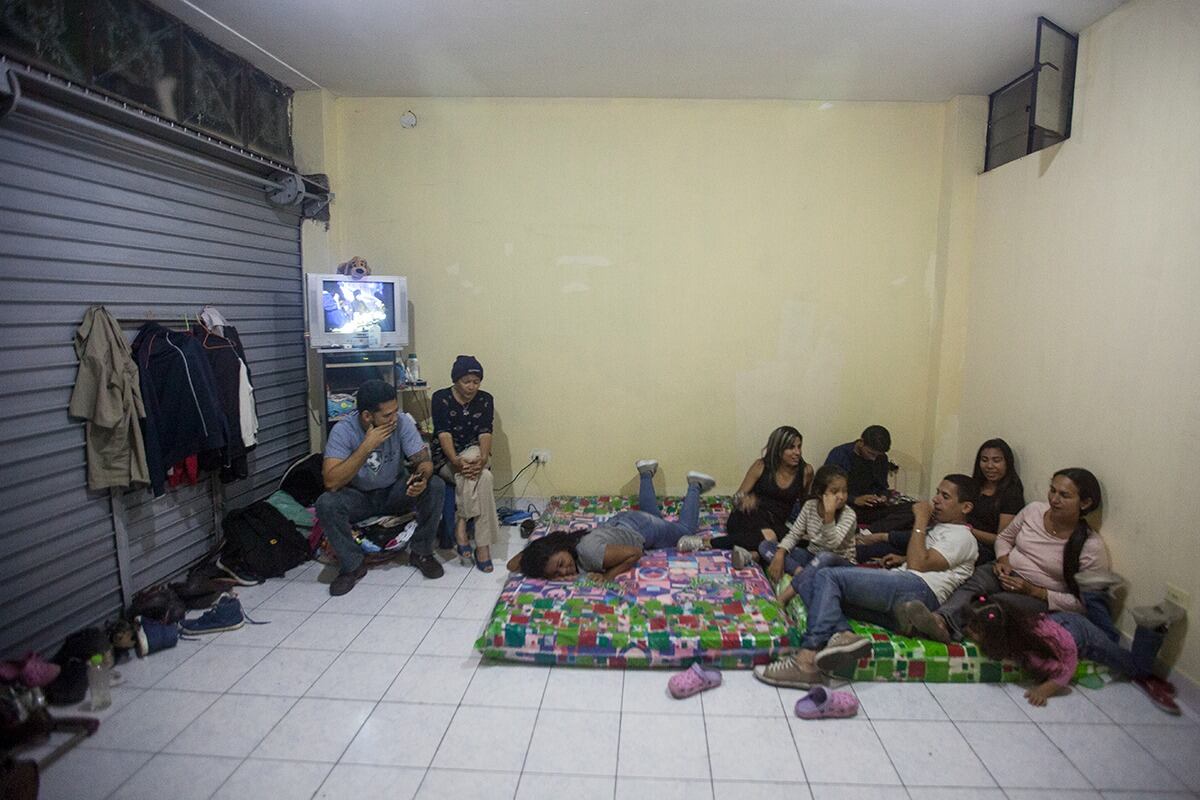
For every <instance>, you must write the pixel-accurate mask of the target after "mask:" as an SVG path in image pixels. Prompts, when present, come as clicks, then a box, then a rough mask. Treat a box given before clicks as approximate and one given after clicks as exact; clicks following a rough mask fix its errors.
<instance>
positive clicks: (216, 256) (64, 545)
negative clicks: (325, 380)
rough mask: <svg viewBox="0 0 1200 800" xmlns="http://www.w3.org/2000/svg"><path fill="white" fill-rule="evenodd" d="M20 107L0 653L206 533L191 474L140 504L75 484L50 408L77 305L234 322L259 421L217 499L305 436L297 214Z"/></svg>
mask: <svg viewBox="0 0 1200 800" xmlns="http://www.w3.org/2000/svg"><path fill="white" fill-rule="evenodd" d="M29 105H30V106H32V108H28V107H27V108H22V106H21V105H18V108H17V110H16V111H15V112H14V113H12V114H10V115H9V116H8V117H6V118H4V119H2V120H0V276H2V277H3V278H4V281H3V284H0V285H2V287H3V288H2V290H0V509H2V510H0V552H3V553H4V556H5V557H4V558H3V559H0V587H3V588H2V589H0V619H3V621H4V622H3V625H2V626H0V654H5V653H8V654H11V653H16V652H19V651H21V650H23V649H27V648H40V647H45V646H48V645H50V644H53V643H54V642H56V641H58V640H60V639H61V638H62V637H63V636H64V635H65V634H67V633H69V632H70V631H72V630H75V629H77V628H78V627H80V626H82V625H85V624H89V623H91V622H93V621H95V620H97V619H100V618H102V617H104V616H107V615H109V614H112V613H113V612H115V611H116V610H117V609H118V608H119V607H120V606H121V603H122V591H121V590H122V579H124V581H125V589H126V590H129V589H132V590H134V591H136V590H137V589H139V588H141V587H144V586H146V585H149V584H151V583H154V582H156V581H159V580H162V579H163V578H165V577H167V576H169V575H171V574H173V573H175V572H178V571H179V570H180V569H182V568H184V567H186V566H187V565H188V564H190V563H191V562H193V561H195V560H196V559H197V558H199V557H200V556H202V555H203V554H204V553H205V552H207V551H208V550H209V549H210V548H211V547H213V546H214V545H215V544H216V530H217V523H216V516H217V512H218V511H219V507H220V502H217V503H214V496H213V491H212V489H211V486H210V484H208V483H201V484H200V485H197V486H193V487H186V488H180V489H176V490H172V491H169V492H168V493H167V495H166V496H165V497H162V498H159V499H157V500H155V499H153V498H152V496H151V495H150V493H149V492H148V491H133V492H127V493H121V495H120V496H118V497H115V498H110V496H109V494H108V493H107V492H105V493H95V492H89V491H88V490H87V487H86V483H87V481H86V460H85V459H86V456H85V450H84V431H83V425H82V423H81V422H79V421H78V420H73V419H70V418H68V416H67V403H68V399H69V397H70V394H71V390H72V387H73V386H74V381H75V375H76V368H77V361H76V358H75V353H74V350H73V348H72V339H73V336H74V333H75V329H76V327H77V326H78V325H79V323H80V321H81V320H82V318H83V313H84V311H85V310H86V309H87V307H88V306H90V305H92V304H96V303H100V304H103V305H104V306H106V307H107V308H108V310H109V311H110V312H111V313H112V314H113V315H114V316H116V317H117V318H118V319H120V320H121V321H122V326H123V327H124V329H125V330H126V332H127V334H128V335H129V337H130V339H132V336H133V334H134V332H135V331H136V329H137V327H138V326H139V324H140V322H141V321H142V320H144V319H146V318H147V316H148V315H153V317H154V318H155V319H156V320H157V321H158V322H160V323H162V324H164V325H167V326H169V327H180V326H181V325H182V324H183V320H184V318H186V317H190V318H192V319H194V318H195V315H196V313H197V312H198V311H199V309H200V307H201V306H202V305H203V304H205V303H211V304H212V305H214V306H216V307H217V308H219V309H220V310H221V311H222V312H223V313H224V314H225V315H226V317H228V318H229V320H230V322H232V323H233V324H234V325H235V326H237V328H238V331H239V333H240V334H241V337H242V341H243V343H244V344H245V347H246V357H247V361H248V362H249V367H250V370H251V373H252V378H253V383H254V387H255V396H256V400H257V408H258V415H259V425H260V427H259V444H258V447H257V448H256V449H255V450H254V451H252V452H251V454H250V458H249V469H250V477H249V478H247V479H246V480H243V481H239V482H237V483H234V484H230V485H227V486H225V487H223V489H222V490H219V491H218V494H223V495H224V502H225V503H226V504H227V505H228V506H229V507H235V506H239V505H245V504H247V503H249V502H251V501H252V500H254V499H257V498H258V497H261V496H263V495H265V494H267V493H269V491H270V490H271V488H272V487H273V486H274V484H275V483H276V482H277V481H278V480H279V477H280V475H281V474H282V472H283V470H284V469H285V468H286V466H287V464H288V463H290V462H291V461H292V460H294V459H296V458H298V457H300V456H302V455H304V454H305V453H307V452H308V446H309V442H308V427H307V422H306V414H307V406H306V386H307V384H306V374H305V349H304V339H303V333H304V309H303V287H302V274H301V263H300V227H299V217H298V215H297V214H296V213H294V212H293V211H291V210H283V209H279V208H275V207H273V206H271V205H269V204H268V203H267V201H266V199H265V197H264V191H263V189H262V186H261V185H260V184H256V183H255V182H254V181H253V180H239V179H238V178H236V177H233V176H232V175H231V174H230V171H229V169H228V168H227V167H226V168H224V169H222V168H220V167H217V166H213V165H212V164H211V162H206V161H205V159H203V158H201V157H199V156H197V155H195V154H193V153H189V152H186V151H184V150H178V151H177V155H176V156H175V157H173V156H172V152H171V151H170V150H165V149H164V148H163V145H162V144H161V143H160V142H154V141H151V140H149V139H146V140H145V141H144V142H142V143H139V141H138V140H139V137H142V136H143V134H134V133H131V132H130V131H128V130H120V129H118V128H116V126H114V125H113V124H112V123H108V122H98V121H97V120H95V119H93V118H87V117H84V116H83V115H82V114H80V115H78V118H77V119H76V118H73V117H72V115H71V114H64V113H62V112H61V111H58V112H56V113H54V114H49V113H43V112H39V110H38V105H39V104H29ZM122 535H124V536H125V537H127V542H128V547H127V548H126V547H124V546H121V547H118V541H120V539H121V536H122ZM123 544H124V543H123V542H122V545H123Z"/></svg>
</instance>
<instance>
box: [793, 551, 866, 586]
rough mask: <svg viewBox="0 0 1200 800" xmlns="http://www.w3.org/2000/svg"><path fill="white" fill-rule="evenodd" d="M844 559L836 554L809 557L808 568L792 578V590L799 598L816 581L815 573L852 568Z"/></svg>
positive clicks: (827, 553)
mask: <svg viewBox="0 0 1200 800" xmlns="http://www.w3.org/2000/svg"><path fill="white" fill-rule="evenodd" d="M853 566H854V565H853V564H851V563H850V562H849V561H847V560H846V559H844V558H842V557H841V556H839V555H838V554H837V553H829V552H825V553H817V554H816V555H815V556H812V557H811V560H810V561H809V562H808V566H806V567H805V568H804V572H801V573H800V574H799V575H796V576H795V577H793V578H792V590H793V591H795V592H796V594H798V595H800V596H801V597H803V596H804V593H805V592H808V591H810V590H809V587H810V586H811V585H812V582H813V581H815V580H816V579H817V572H818V571H819V570H822V569H825V568H827V567H853Z"/></svg>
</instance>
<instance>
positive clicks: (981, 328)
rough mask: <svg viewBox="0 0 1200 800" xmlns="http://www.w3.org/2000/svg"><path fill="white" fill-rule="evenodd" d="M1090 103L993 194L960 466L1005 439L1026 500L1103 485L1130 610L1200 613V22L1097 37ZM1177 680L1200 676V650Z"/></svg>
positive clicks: (1167, 20) (1172, 3)
mask: <svg viewBox="0 0 1200 800" xmlns="http://www.w3.org/2000/svg"><path fill="white" fill-rule="evenodd" d="M1075 102H1076V105H1075V117H1074V130H1073V134H1072V137H1071V139H1070V140H1068V141H1067V142H1065V143H1063V144H1062V145H1059V146H1057V147H1055V148H1052V149H1049V150H1045V151H1043V152H1041V153H1039V154H1035V155H1033V156H1030V157H1027V158H1024V159H1020V160H1018V161H1015V162H1012V163H1010V164H1007V165H1005V166H1003V167H1001V168H999V169H997V170H994V171H992V172H989V173H987V174H985V175H984V176H982V177H981V178H980V180H979V186H978V197H977V224H976V230H975V246H974V257H973V267H972V277H971V283H970V298H971V299H970V313H969V322H970V326H969V333H968V342H967V349H966V352H967V358H966V360H965V372H964V374H963V385H964V394H963V402H962V408H961V420H962V422H961V426H962V435H961V437H960V450H959V453H960V456H961V459H969V458H970V457H971V456H972V455H973V450H974V447H975V445H976V444H977V443H978V442H979V441H980V440H981V439H983V438H985V437H987V436H991V435H1002V436H1004V437H1005V438H1006V439H1007V440H1008V441H1009V442H1010V443H1011V444H1012V445H1013V447H1014V448H1015V449H1016V451H1017V454H1018V458H1019V461H1020V466H1021V473H1022V477H1023V478H1024V480H1025V485H1026V486H1027V487H1029V491H1028V497H1029V499H1033V498H1034V497H1039V496H1044V492H1045V486H1046V484H1047V482H1048V479H1049V477H1050V474H1051V473H1052V472H1053V471H1054V470H1055V469H1058V468H1061V467H1066V466H1075V465H1079V466H1086V467H1088V468H1090V469H1092V470H1093V471H1094V472H1095V473H1096V474H1097V475H1098V476H1099V478H1100V479H1101V482H1102V483H1103V486H1104V490H1105V493H1106V497H1105V504H1106V507H1107V508H1106V510H1105V513H1104V515H1103V528H1102V529H1103V533H1104V537H1105V539H1106V540H1107V542H1108V546H1109V550H1110V552H1111V554H1112V555H1113V558H1114V566H1115V569H1116V570H1117V571H1119V572H1121V573H1123V574H1124V575H1126V576H1127V577H1128V578H1129V579H1130V580H1131V581H1132V586H1133V588H1132V596H1131V601H1132V602H1131V603H1128V604H1127V606H1129V605H1138V604H1144V603H1150V602H1156V601H1157V600H1159V599H1161V598H1162V596H1163V592H1164V586H1165V583H1166V582H1168V581H1169V582H1171V583H1174V584H1176V585H1178V586H1179V587H1181V588H1183V589H1185V590H1186V591H1188V592H1190V593H1191V595H1192V597H1200V570H1197V568H1196V567H1197V564H1200V536H1198V535H1197V530H1196V520H1197V508H1198V506H1197V503H1196V499H1195V498H1196V487H1195V478H1194V475H1193V472H1194V469H1193V467H1192V465H1194V464H1195V463H1196V447H1197V443H1198V442H1200V414H1198V413H1197V411H1198V409H1200V368H1198V367H1200V360H1198V359H1200V355H1198V354H1200V314H1198V313H1197V301H1198V300H1200V147H1197V131H1198V130H1200V6H1198V5H1197V4H1196V3H1194V2H1186V0H1143V1H1142V2H1134V3H1130V4H1128V5H1125V6H1122V7H1121V8H1120V9H1118V10H1117V11H1115V12H1114V13H1112V14H1111V15H1109V16H1108V17H1106V18H1104V19H1103V20H1101V21H1100V22H1098V23H1096V24H1095V25H1093V26H1092V27H1091V28H1089V29H1088V30H1087V31H1086V32H1085V33H1084V35H1083V37H1082V40H1081V49H1080V54H1079V71H1078V78H1077V81H1076V94H1075ZM1191 610H1192V611H1193V612H1195V611H1196V608H1195V606H1193V607H1192V608H1191ZM1124 627H1125V628H1126V629H1127V630H1128V629H1130V627H1131V626H1130V624H1129V620H1128V618H1127V617H1126V618H1125V625H1124ZM1182 639H1183V637H1182V636H1181V635H1178V634H1176V635H1173V636H1172V637H1171V639H1170V640H1169V648H1168V651H1167V652H1168V654H1169V655H1171V656H1174V655H1178V653H1176V652H1172V651H1173V650H1178V649H1179V647H1180V641H1181V640H1182ZM1178 666H1179V667H1180V668H1181V669H1182V670H1183V671H1184V672H1186V673H1188V674H1190V675H1191V676H1194V677H1200V637H1196V636H1192V637H1190V640H1187V641H1185V644H1184V646H1183V650H1182V655H1181V657H1180V659H1179V661H1178Z"/></svg>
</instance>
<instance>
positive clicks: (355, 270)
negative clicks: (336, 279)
mask: <svg viewBox="0 0 1200 800" xmlns="http://www.w3.org/2000/svg"><path fill="white" fill-rule="evenodd" d="M337 271H338V274H339V275H346V276H349V277H351V278H353V279H354V280H356V281H358V280H362V279H363V278H365V277H367V276H368V275H370V274H371V265H370V264H368V263H367V260H366V259H365V258H360V257H358V256H355V257H354V258H352V259H350V260H349V261H346V262H343V263H341V264H338V268H337Z"/></svg>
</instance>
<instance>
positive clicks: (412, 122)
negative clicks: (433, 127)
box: [400, 111, 417, 128]
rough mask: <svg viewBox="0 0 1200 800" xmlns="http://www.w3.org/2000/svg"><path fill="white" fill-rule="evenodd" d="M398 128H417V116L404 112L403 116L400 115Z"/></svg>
mask: <svg viewBox="0 0 1200 800" xmlns="http://www.w3.org/2000/svg"><path fill="white" fill-rule="evenodd" d="M400 127H401V128H415V127H417V115H416V114H414V113H413V112H411V111H405V112H404V113H403V114H401V115H400Z"/></svg>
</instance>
